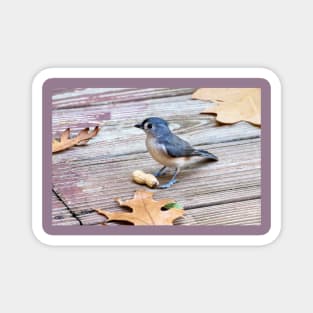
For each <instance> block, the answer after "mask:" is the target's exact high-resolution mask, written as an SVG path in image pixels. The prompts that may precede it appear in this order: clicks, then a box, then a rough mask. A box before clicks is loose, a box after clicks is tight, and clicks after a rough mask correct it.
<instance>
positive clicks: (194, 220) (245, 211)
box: [174, 199, 261, 225]
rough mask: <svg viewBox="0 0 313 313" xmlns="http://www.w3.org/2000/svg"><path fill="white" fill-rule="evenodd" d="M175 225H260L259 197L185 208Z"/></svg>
mask: <svg viewBox="0 0 313 313" xmlns="http://www.w3.org/2000/svg"><path fill="white" fill-rule="evenodd" d="M174 224H175V225H260V224H261V199H254V200H247V201H239V202H235V203H226V204H219V205H213V206H208V207H202V208H197V209H191V210H187V211H186V213H185V215H184V216H183V217H182V218H179V219H178V220H176V221H175V222H174Z"/></svg>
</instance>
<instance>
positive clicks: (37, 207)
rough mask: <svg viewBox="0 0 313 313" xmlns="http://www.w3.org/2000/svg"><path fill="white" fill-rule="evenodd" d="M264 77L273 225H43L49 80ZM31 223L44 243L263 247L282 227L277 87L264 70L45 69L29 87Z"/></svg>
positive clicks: (279, 88) (275, 79)
mask: <svg viewBox="0 0 313 313" xmlns="http://www.w3.org/2000/svg"><path fill="white" fill-rule="evenodd" d="M64 77H65V78H69V77H70V78H115V77H116V78H141V77H145V78H167V77H168V78H181V77H184V78H264V79H266V80H267V81H268V82H269V84H270V85H271V169H272V173H271V228H270V230H269V232H267V233H266V234H264V235H168V236H165V235H153V236H150V235H131V236H130V235H128V236H127V235H126V236H125V235H105V236H104V235H49V234H47V233H46V232H45V231H44V229H43V227H42V86H43V84H44V82H45V81H46V80H47V79H50V78H64ZM32 97H33V98H32V210H33V212H32V227H33V232H34V234H35V236H36V237H37V239H38V240H39V241H41V242H42V243H44V244H48V245H59V246H61V245H62V246H64V245H93V246H95V245H106V246H112V245H115V246H116V245H122V246H127V245H141V246H157V245H159V246H160V245H162V246H170V245H176V246H178V245H179V246H203V245H212V246H213V245H214V246H215V245H265V244H269V243H271V242H273V241H274V240H275V239H276V238H277V237H278V235H279V233H280V229H281V85H280V81H279V79H278V77H277V76H276V75H275V74H274V73H273V72H272V71H270V70H268V69H265V68H49V69H45V70H42V71H41V72H39V73H38V74H37V75H36V77H35V78H34V80H33V86H32Z"/></svg>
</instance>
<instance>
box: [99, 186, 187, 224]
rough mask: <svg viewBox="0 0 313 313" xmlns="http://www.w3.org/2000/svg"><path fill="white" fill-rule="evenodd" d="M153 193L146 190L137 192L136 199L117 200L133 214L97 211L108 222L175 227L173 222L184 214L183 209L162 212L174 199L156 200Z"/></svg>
mask: <svg viewBox="0 0 313 313" xmlns="http://www.w3.org/2000/svg"><path fill="white" fill-rule="evenodd" d="M152 196H153V192H149V191H146V190H144V189H141V190H137V191H136V192H135V195H134V198H133V199H131V200H126V201H122V200H121V199H119V198H118V199H115V200H116V201H117V203H118V204H119V205H120V206H123V207H128V208H131V209H132V212H108V211H105V210H100V209H97V210H96V211H97V212H98V213H99V214H102V215H104V216H106V217H107V218H108V221H128V222H131V223H132V224H134V225H173V222H174V221H175V220H176V219H177V218H179V217H181V216H182V215H183V214H184V210H183V209H175V208H173V209H169V210H166V211H162V210H161V208H162V207H164V206H165V205H166V204H169V203H173V202H175V201H173V200H172V199H162V200H157V201H156V200H154V199H153V198H152Z"/></svg>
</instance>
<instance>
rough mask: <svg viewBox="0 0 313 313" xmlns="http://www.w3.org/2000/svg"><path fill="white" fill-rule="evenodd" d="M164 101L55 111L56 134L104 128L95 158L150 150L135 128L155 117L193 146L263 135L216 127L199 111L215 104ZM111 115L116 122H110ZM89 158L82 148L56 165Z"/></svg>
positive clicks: (92, 147) (93, 145)
mask: <svg viewBox="0 0 313 313" xmlns="http://www.w3.org/2000/svg"><path fill="white" fill-rule="evenodd" d="M164 101H165V102H162V103H161V102H159V100H152V101H151V103H150V104H149V105H147V106H146V107H145V108H143V107H141V106H139V107H138V106H137V107H136V104H134V106H133V105H129V103H127V104H126V103H125V104H123V105H119V106H117V107H115V106H108V108H109V109H108V110H104V109H103V107H99V108H98V107H97V108H95V107H92V108H84V109H68V110H55V111H54V112H53V134H54V136H55V137H58V135H57V133H60V132H61V131H63V130H64V129H66V128H67V127H71V129H72V131H73V133H74V134H75V132H78V131H79V130H80V129H82V128H84V127H94V126H95V125H98V124H100V125H102V128H101V131H100V133H99V134H98V136H97V137H96V138H94V139H92V141H90V144H89V145H88V155H89V156H91V157H96V156H100V155H102V154H106V155H121V154H131V153H137V152H143V151H146V147H145V143H144V141H145V136H144V133H143V132H142V131H140V130H138V129H136V128H135V127H133V125H134V124H135V123H138V121H141V120H143V119H144V118H146V117H147V116H151V115H156V116H162V117H164V118H166V119H167V120H168V121H169V123H170V126H171V128H172V130H173V131H174V132H175V133H176V134H178V135H180V136H182V137H183V138H184V139H186V140H188V141H190V142H191V143H192V144H193V145H204V144H209V143H218V142H225V141H232V140H241V139H248V138H256V137H259V136H260V131H261V130H260V128H258V127H255V126H252V125H250V124H249V123H245V122H241V123H237V124H235V125H223V126H220V125H218V124H216V121H215V117H214V116H209V115H208V116H207V115H200V114H199V112H201V111H202V110H203V109H204V108H206V107H208V106H209V105H211V104H209V103H203V102H202V101H198V100H195V101H193V100H190V99H189V100H188V99H187V98H183V99H181V97H173V98H170V100H169V99H164ZM177 108H179V111H178V110H177ZM108 114H109V115H110V118H113V120H110V121H108V120H106V119H107V118H108ZM186 115H187V116H188V119H187V118H186ZM129 143H131V144H129ZM85 157H86V149H85V148H82V147H79V148H73V149H71V150H69V151H67V152H66V153H64V154H63V153H62V154H58V155H56V157H55V162H65V161H68V160H74V159H80V158H83V159H84V158H85Z"/></svg>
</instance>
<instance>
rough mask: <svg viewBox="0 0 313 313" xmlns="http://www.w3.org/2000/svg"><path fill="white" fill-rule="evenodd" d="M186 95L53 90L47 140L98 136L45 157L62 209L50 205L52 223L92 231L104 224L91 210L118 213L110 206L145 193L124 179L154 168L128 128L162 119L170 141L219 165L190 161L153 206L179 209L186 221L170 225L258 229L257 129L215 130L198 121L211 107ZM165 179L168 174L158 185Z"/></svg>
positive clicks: (210, 119) (141, 138)
mask: <svg viewBox="0 0 313 313" xmlns="http://www.w3.org/2000/svg"><path fill="white" fill-rule="evenodd" d="M192 91H193V89H191V88H184V89H166V88H162V89H160V88H159V89H152V88H149V89H130V88H106V89H104V88H102V89H101V88H99V89H96V90H95V89H80V88H77V89H72V90H59V92H58V93H56V94H55V95H54V96H53V108H54V109H53V114H52V132H53V136H55V137H58V134H59V133H60V132H62V131H63V130H64V129H66V128H67V127H70V128H71V131H72V133H73V134H75V132H78V131H79V130H80V129H82V128H85V127H94V126H95V125H100V126H101V131H100V133H99V134H98V135H97V137H95V138H93V139H92V140H90V142H89V143H88V144H87V145H86V146H81V147H74V148H71V149H69V150H66V151H64V152H62V153H59V154H55V155H53V156H52V162H53V173H52V175H53V177H52V179H53V188H54V191H55V192H56V193H57V195H58V197H59V198H60V199H62V201H63V202H62V201H60V200H59V199H58V198H57V197H56V199H57V200H58V201H57V200H56V199H55V200H54V201H53V210H54V212H60V216H61V215H62V214H63V215H62V216H63V217H64V218H57V220H58V219H59V220H58V221H57V222H54V223H59V222H60V223H62V221H61V220H62V219H63V223H64V222H65V223H66V222H67V221H73V222H75V223H76V222H77V223H81V224H83V225H99V224H100V223H103V222H104V221H105V217H104V216H101V215H99V214H97V213H96V212H95V211H94V209H96V208H99V209H105V210H109V211H116V210H121V208H120V207H119V206H118V205H117V204H116V202H115V201H114V198H116V197H120V198H122V199H123V200H125V199H129V198H132V196H133V193H134V191H135V190H137V189H139V188H145V187H143V186H139V185H137V184H135V183H134V182H132V180H131V174H132V172H133V171H134V170H137V169H141V170H143V171H145V172H154V171H156V170H157V169H158V168H160V165H158V164H157V163H156V162H155V161H154V160H153V159H152V158H151V157H150V155H149V154H148V153H147V149H146V147H145V135H144V133H143V132H142V131H141V130H138V129H137V128H135V127H133V125H134V124H136V123H138V122H140V121H142V120H143V119H144V118H146V117H149V116H160V117H163V118H165V119H166V120H168V121H169V123H170V126H171V129H172V130H173V131H174V132H175V133H176V134H178V135H180V136H181V137H182V138H184V139H186V140H188V141H189V142H190V143H191V144H193V145H194V146H196V147H198V148H201V149H206V150H208V151H210V152H212V153H214V154H215V155H217V156H218V157H219V161H218V162H209V163H208V162H202V161H201V159H197V160H195V161H194V162H192V163H191V164H190V165H189V166H187V167H186V168H185V169H184V170H182V172H181V173H180V174H179V176H178V180H179V183H177V184H175V185H174V186H172V187H171V188H170V189H168V190H154V192H155V196H154V198H155V199H161V198H173V199H176V201H177V202H179V203H180V204H182V205H183V206H184V208H185V209H186V216H185V218H184V219H179V220H178V221H177V223H178V224H186V225H237V224H238V225H239V224H240V225H256V224H258V223H260V216H261V209H260V208H261V206H260V196H261V188H260V183H261V171H260V167H261V152H260V135H261V129H260V128H258V127H255V126H252V125H250V124H248V123H245V122H241V123H237V124H234V125H227V126H221V125H220V124H218V123H217V122H216V119H215V116H213V115H208V116H206V115H200V112H201V111H203V110H204V109H205V108H207V107H209V106H212V105H213V104H212V103H209V102H204V101H200V100H192V99H191V93H192ZM170 178H171V174H170V173H169V174H167V175H166V176H165V177H162V178H161V179H160V181H161V183H164V182H166V181H167V180H169V179H170ZM63 203H66V206H64V204H63ZM58 210H59V211H58ZM71 212H72V213H73V214H74V215H75V218H74V217H73V215H72V214H71ZM66 214H70V215H66ZM71 218H74V220H72V219H71ZM110 226H116V224H114V223H110Z"/></svg>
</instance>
